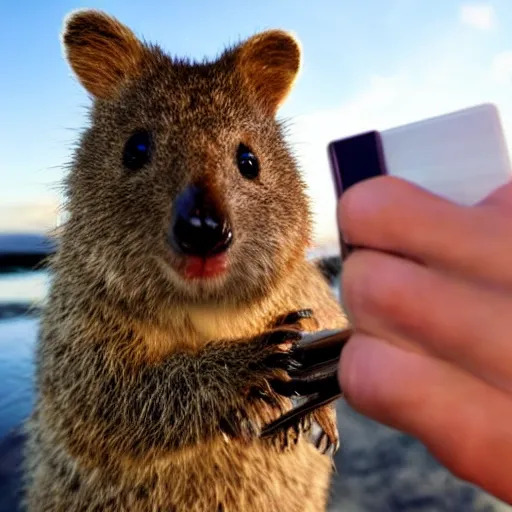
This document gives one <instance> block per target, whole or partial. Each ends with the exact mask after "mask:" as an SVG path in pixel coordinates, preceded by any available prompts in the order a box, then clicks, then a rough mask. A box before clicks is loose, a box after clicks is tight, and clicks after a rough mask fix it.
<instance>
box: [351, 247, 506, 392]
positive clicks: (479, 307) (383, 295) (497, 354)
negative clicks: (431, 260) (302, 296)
mask: <svg viewBox="0 0 512 512" xmlns="http://www.w3.org/2000/svg"><path fill="white" fill-rule="evenodd" d="M343 290H344V298H345V303H346V306H347V309H348V310H349V311H350V318H351V322H352V324H353V326H354V328H355V329H356V330H359V331H364V332H366V333H369V334H372V335H374V336H377V337H381V338H384V339H387V340H389V341H391V342H395V340H398V343H399V342H400V340H409V343H411V342H414V343H415V344H416V345H418V346H419V347H421V348H422V349H423V350H424V351H425V352H426V353H430V354H434V355H436V356H439V357H441V358H443V359H445V360H447V361H450V362H453V363H455V364H457V365H460V366H462V367H464V368H465V369H466V370H468V371H470V372H472V373H474V374H475V375H476V376H478V377H480V378H483V379H486V380H488V381H489V382H491V383H492V384H494V385H496V386H499V387H502V388H504V389H506V390H512V358H511V356H510V353H511V352H510V351H511V344H510V339H511V338H510V336H511V332H512V321H511V316H510V315H511V313H510V310H511V301H510V297H509V296H508V295H505V294H501V293H499V292H496V291H493V290H490V289H488V288H484V287H477V286H475V285H473V284H472V283H468V282H466V281H462V280H458V279H454V278H451V277H449V276H446V275H443V274H441V273H439V272H437V271H435V270H432V269H429V268H428V267H424V266H422V265H418V264H417V263H414V262H412V261H410V260H405V259H402V258H398V257H396V256H392V255H389V254H385V253H379V252H375V251H367V250H361V251H357V252H356V253H354V254H352V255H351V256H350V257H349V258H348V259H347V260H346V262H345V270H344V275H343Z"/></svg>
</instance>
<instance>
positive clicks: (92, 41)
mask: <svg viewBox="0 0 512 512" xmlns="http://www.w3.org/2000/svg"><path fill="white" fill-rule="evenodd" d="M62 44H63V46H64V53H65V55H66V58H67V61H68V62H69V65H70V66H71V69H72V70H73V71H74V73H75V74H76V76H77V78H78V79H79V81H80V83H81V84H82V85H83V86H84V87H85V89H86V90H87V91H88V92H89V93H90V94H92V95H93V96H94V97H96V98H109V97H112V96H113V95H114V94H115V92H116V91H117V90H118V88H119V86H120V85H122V84H123V83H124V82H125V81H126V80H127V79H130V78H133V77H135V76H136V75H137V73H138V72H139V71H140V69H141V63H142V61H143V59H144V55H145V53H146V50H145V47H144V46H143V44H142V42H141V41H139V39H138V38H137V37H136V36H135V34H134V33H133V32H132V31H131V30H130V29H129V28H128V27H126V26H125V25H123V24H122V23H120V22H119V21H118V20H116V19H115V18H113V17H111V16H109V15H107V14H105V13H103V12H101V11H97V10H94V9H79V10H76V11H73V12H71V13H70V14H69V15H68V16H67V17H66V18H65V20H64V29H63V33H62Z"/></svg>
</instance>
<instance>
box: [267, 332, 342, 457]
mask: <svg viewBox="0 0 512 512" xmlns="http://www.w3.org/2000/svg"><path fill="white" fill-rule="evenodd" d="M298 334H299V336H297V337H296V338H295V339H294V340H293V342H292V344H291V345H290V347H289V349H288V350H287V351H286V352H284V353H283V354H280V355H279V357H281V358H282V364H283V365H285V369H286V377H285V378H274V379H272V380H270V386H271V388H272V390H273V392H274V393H277V395H278V396H281V397H287V398H288V399H294V400H295V401H296V402H297V404H296V406H294V407H293V408H292V409H291V410H288V411H286V412H285V413H283V414H282V415H281V416H280V417H279V418H277V419H275V420H273V421H270V422H268V423H267V424H266V426H265V427H264V428H263V429H262V431H261V437H262V438H269V437H275V436H276V435H278V434H279V433H289V432H291V431H295V432H297V431H300V430H301V429H305V428H308V427H309V426H311V423H312V422H313V421H314V422H315V423H317V424H318V425H319V426H320V428H321V429H322V432H323V433H324V436H320V439H319V443H320V444H321V446H322V448H321V449H322V450H323V451H324V447H323V446H325V450H327V449H329V448H330V447H334V449H337V447H338V433H337V429H336V426H335V419H334V420H333V419H332V412H329V410H330V404H331V402H333V401H334V400H335V399H336V398H338V397H340V396H341V394H342V391H341V389H340V387H339V383H338V364H339V358H340V355H341V351H342V349H343V347H344V346H345V344H346V343H347V341H348V339H349V338H350V336H351V334H352V331H351V329H343V330H334V331H321V332H316V333H313V334H305V333H301V332H300V331H298ZM333 421H334V423H333Z"/></svg>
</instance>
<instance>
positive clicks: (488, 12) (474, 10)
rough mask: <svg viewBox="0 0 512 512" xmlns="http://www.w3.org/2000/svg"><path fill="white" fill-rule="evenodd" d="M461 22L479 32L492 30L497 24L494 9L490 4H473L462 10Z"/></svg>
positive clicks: (463, 6)
mask: <svg viewBox="0 0 512 512" xmlns="http://www.w3.org/2000/svg"><path fill="white" fill-rule="evenodd" d="M459 14H460V21H461V22H462V23H463V24H464V25H469V26H471V27H474V28H476V29H478V30H491V29H492V28H494V26H495V24H496V16H495V13H494V8H493V7H492V6H491V5H488V4H480V3H471V4H465V5H462V6H461V8H460V13H459Z"/></svg>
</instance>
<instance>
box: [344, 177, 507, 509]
mask: <svg viewBox="0 0 512 512" xmlns="http://www.w3.org/2000/svg"><path fill="white" fill-rule="evenodd" d="M339 222H340V227H341V230H342V232H343V235H344V238H345V239H346V240H347V241H348V242H349V243H350V244H351V245H354V246H358V247H364V249H358V250H356V251H355V252H353V253H352V254H351V255H350V256H349V257H348V258H347V260H346V261H345V263H344V268H343V277H342V280H343V283H342V290H343V297H344V301H345V305H346V308H347V310H348V313H349V316H350V318H351V321H352V323H353V326H354V329H355V334H354V335H353V336H352V338H351V339H350V341H349V342H348V344H347V346H346V347H345V349H344V353H343V357H342V360H341V363H340V383H341V386H342V389H343V390H344V392H345V393H346V397H347V400H348V401H349V403H350V404H351V405H352V406H354V407H355V408H356V409H357V410H359V411H360V412H362V413H364V414H366V415H368V416H370V417H372V418H374V419H376V420H377V421H380V422H382V423H384V424H387V425H389V426H392V427H395V428H397V429H400V430H402V431H404V432H407V433H409V434H410V435H412V436H415V437H417V438H418V439H420V440H421V441H422V442H423V443H424V444H425V445H426V446H427V447H428V448H429V449H430V451H431V452H432V453H433V455H434V456H436V457H437V458H438V459H439V460H440V461H441V462H442V463H443V464H444V465H445V466H446V467H447V468H448V469H449V470H451V471H452V472H453V473H454V474H455V475H456V476H458V477H460V478H462V479H464V480H467V481H470V482H473V483H475V484H477V485H479V486H481V487H482V488H484V489H486V490H487V491H488V492H490V493H492V494H494V495H495V496H497V497H498V498H500V499H502V500H504V501H507V502H509V503H512V477H511V476H510V475H512V183H511V184H508V185H506V186H504V187H502V188H500V189H499V190H497V191H496V192H495V193H493V194H491V195H490V196H488V197H487V198H486V199H485V200H484V201H482V202H481V203H479V204H478V205H475V206H473V207H463V206H458V205H454V204H453V203H451V202H448V201H445V200H444V199H441V198H439V197H437V196H434V195H432V194H430V193H428V192H427V191H425V190H423V189H420V188H419V187H416V186H414V185H412V184H409V183H407V182H405V181H402V180H400V179H398V178H393V177H390V176H385V177H379V178H374V179H372V180H368V181H365V182H361V183H359V184H357V185H354V186H353V187H351V188H350V189H349V190H348V191H347V192H346V193H345V194H344V195H343V197H342V199H341V201H340V204H339Z"/></svg>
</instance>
